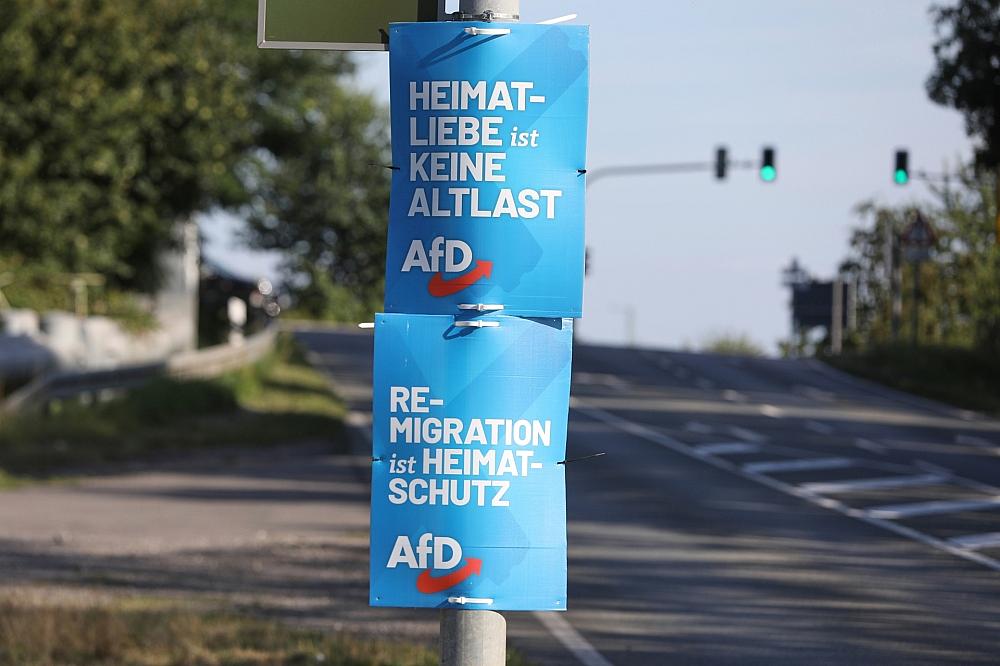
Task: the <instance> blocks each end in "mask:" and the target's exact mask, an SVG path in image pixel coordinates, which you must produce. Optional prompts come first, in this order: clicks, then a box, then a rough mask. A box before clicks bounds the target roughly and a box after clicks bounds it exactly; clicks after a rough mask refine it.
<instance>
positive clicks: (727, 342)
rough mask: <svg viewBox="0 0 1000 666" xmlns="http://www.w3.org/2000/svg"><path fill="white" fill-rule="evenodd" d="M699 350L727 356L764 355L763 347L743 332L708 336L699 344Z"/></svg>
mask: <svg viewBox="0 0 1000 666" xmlns="http://www.w3.org/2000/svg"><path fill="white" fill-rule="evenodd" d="M701 351H703V352H707V353H709V354H727V355H729V356H764V348H763V347H761V346H760V345H759V344H757V343H756V342H755V341H754V340H753V339H752V338H751V337H750V336H749V335H746V334H745V333H722V334H718V335H713V336H710V337H709V338H708V339H707V340H705V341H704V342H703V343H702V344H701Z"/></svg>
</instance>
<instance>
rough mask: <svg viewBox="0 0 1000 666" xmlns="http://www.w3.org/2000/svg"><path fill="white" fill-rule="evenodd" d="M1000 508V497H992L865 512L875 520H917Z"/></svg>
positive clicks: (869, 509)
mask: <svg viewBox="0 0 1000 666" xmlns="http://www.w3.org/2000/svg"><path fill="white" fill-rule="evenodd" d="M997 507H1000V497H990V498H989V499H981V500H936V501H932V502H913V503H910V504H889V505H886V506H872V507H867V508H865V512H866V513H867V514H868V515H869V516H872V517H873V518H884V519H886V520H899V519H901V518H916V517H918V516H936V515H940V514H945V513H962V512H964V511H980V510H982V509H995V508H997Z"/></svg>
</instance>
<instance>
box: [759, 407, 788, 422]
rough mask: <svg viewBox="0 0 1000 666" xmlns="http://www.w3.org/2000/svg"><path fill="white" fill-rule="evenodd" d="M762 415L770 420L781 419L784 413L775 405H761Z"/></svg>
mask: <svg viewBox="0 0 1000 666" xmlns="http://www.w3.org/2000/svg"><path fill="white" fill-rule="evenodd" d="M760 413H761V414H763V415H764V416H766V417H768V418H770V419H780V418H781V417H782V416H783V415H784V412H783V411H781V409H780V408H778V407H775V406H774V405H761V406H760Z"/></svg>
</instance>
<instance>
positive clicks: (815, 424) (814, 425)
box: [806, 421, 833, 435]
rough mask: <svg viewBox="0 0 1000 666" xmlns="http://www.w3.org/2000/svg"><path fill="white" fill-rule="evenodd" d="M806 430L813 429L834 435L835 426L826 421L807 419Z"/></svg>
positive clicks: (818, 432)
mask: <svg viewBox="0 0 1000 666" xmlns="http://www.w3.org/2000/svg"><path fill="white" fill-rule="evenodd" d="M806 430H811V431H813V432H814V433H817V434H819V435H832V434H833V426H828V425H827V424H825V423H820V422H819V421H806Z"/></svg>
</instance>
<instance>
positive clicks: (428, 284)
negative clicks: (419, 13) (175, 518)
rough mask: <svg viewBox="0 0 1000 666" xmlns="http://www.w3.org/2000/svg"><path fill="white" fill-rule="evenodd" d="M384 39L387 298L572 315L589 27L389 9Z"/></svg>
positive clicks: (580, 236)
mask: <svg viewBox="0 0 1000 666" xmlns="http://www.w3.org/2000/svg"><path fill="white" fill-rule="evenodd" d="M481 29H482V30H487V31H489V32H493V33H496V32H500V33H506V34H482V33H479V32H478V30H481ZM507 31H509V33H507ZM389 44H390V49H389V62H390V92H391V111H392V157H393V167H394V170H393V176H392V197H391V203H390V214H389V247H388V258H387V265H386V288H385V309H386V311H387V312H404V313H415V314H456V313H457V312H458V311H459V309H458V306H459V305H460V304H496V305H503V306H504V313H505V314H510V315H522V316H529V317H580V316H582V314H583V312H582V310H583V268H584V194H585V188H586V176H585V175H584V174H583V173H581V171H582V170H584V169H585V168H586V150H587V106H588V92H589V45H590V32H589V28H588V27H586V26H551V25H521V24H516V23H513V24H511V23H464V22H463V23H459V22H445V23H400V24H393V25H392V26H390V29H389Z"/></svg>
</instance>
